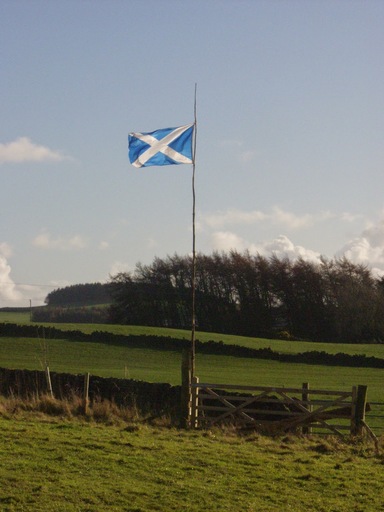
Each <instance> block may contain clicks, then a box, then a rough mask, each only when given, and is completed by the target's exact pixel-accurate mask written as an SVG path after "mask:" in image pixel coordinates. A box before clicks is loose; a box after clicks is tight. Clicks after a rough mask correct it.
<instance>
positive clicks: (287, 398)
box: [189, 377, 376, 439]
mask: <svg viewBox="0 0 384 512" xmlns="http://www.w3.org/2000/svg"><path fill="white" fill-rule="evenodd" d="M366 396H367V387H366V386H353V387H352V389H350V390H348V391H329V390H321V389H310V388H309V385H308V384H307V383H305V384H303V385H302V387H301V388H284V387H266V386H239V385H230V384H210V383H200V382H199V379H198V378H197V377H195V378H194V379H193V381H192V384H191V406H190V418H189V419H190V421H189V423H190V426H191V427H193V428H196V427H199V426H209V425H214V424H223V423H232V424H236V425H239V426H240V427H242V428H245V429H255V430H257V431H259V432H262V433H266V434H278V433H283V432H289V431H295V432H297V431H300V432H302V433H327V432H328V433H329V432H332V433H333V434H337V435H339V436H343V435H345V434H346V433H350V434H352V435H360V434H362V433H363V431H364V429H365V430H366V431H367V432H368V434H369V435H370V436H372V437H373V438H375V439H376V437H375V435H374V434H373V432H372V431H371V429H370V428H369V427H368V425H367V424H366V422H365V412H366V411H367V410H369V405H368V404H367V401H366Z"/></svg>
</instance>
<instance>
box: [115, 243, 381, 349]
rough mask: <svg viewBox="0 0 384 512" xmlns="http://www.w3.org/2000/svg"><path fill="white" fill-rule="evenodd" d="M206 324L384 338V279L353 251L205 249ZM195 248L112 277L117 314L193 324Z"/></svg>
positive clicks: (315, 336) (135, 320) (200, 311)
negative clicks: (314, 257)
mask: <svg viewBox="0 0 384 512" xmlns="http://www.w3.org/2000/svg"><path fill="white" fill-rule="evenodd" d="M195 284H196V321H197V328H198V329H200V330H202V331H210V332H222V333H228V334H238V335H244V336H264V337H275V336H280V337H286V338H290V337H294V338H296V339H308V340H319V341H333V342H367V341H381V340H384V279H383V278H381V279H378V278H375V277H374V276H373V275H372V273H371V271H370V270H369V269H368V268H367V267H366V266H365V265H361V264H354V263H352V262H351V261H349V260H348V259H346V258H344V257H343V258H340V259H335V260H327V259H325V258H324V259H322V260H321V261H320V262H319V263H315V262H309V261H305V260H303V259H298V260H295V261H291V260H289V259H287V258H284V259H279V258H277V257H276V256H272V257H270V258H266V257H263V256H261V255H259V254H257V255H252V254H250V253H248V252H245V253H239V252H237V251H232V252H230V253H220V254H219V253H213V254H212V255H203V254H199V255H198V256H197V266H196V281H195ZM191 289H192V261H191V257H190V256H179V255H177V254H175V255H174V256H167V257H166V258H164V259H161V258H155V259H154V261H153V263H152V264H150V265H142V264H141V263H139V264H137V266H136V268H135V270H134V272H132V273H127V272H123V273H118V274H116V275H115V276H112V277H111V281H110V283H109V293H110V295H111V297H112V304H111V306H110V321H111V322H113V323H122V324H132V325H150V326H161V327H173V328H182V329H189V328H190V327H191V316H192V311H191Z"/></svg>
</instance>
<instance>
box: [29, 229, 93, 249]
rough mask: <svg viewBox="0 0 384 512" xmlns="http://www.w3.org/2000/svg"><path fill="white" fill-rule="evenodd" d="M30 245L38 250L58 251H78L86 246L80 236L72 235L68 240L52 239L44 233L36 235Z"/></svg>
mask: <svg viewBox="0 0 384 512" xmlns="http://www.w3.org/2000/svg"><path fill="white" fill-rule="evenodd" d="M32 243H33V245H34V246H35V247H38V248H39V249H46V250H50V249H56V250H60V251H70V250H80V249H84V248H85V247H86V246H87V243H86V241H85V239H84V238H83V237H82V236H80V235H74V236H72V237H68V238H65V237H61V236H59V237H56V238H54V237H52V235H51V234H50V233H48V232H46V231H44V232H43V233H40V235H37V236H36V237H35V238H34V239H33V241H32Z"/></svg>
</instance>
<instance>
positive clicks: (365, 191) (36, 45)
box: [0, 0, 384, 307]
mask: <svg viewBox="0 0 384 512" xmlns="http://www.w3.org/2000/svg"><path fill="white" fill-rule="evenodd" d="M383 26H384V2H383V1H382V0H377V1H375V0H265V1H263V0H189V1H188V2H187V1H180V0H146V1H139V0H124V1H123V0H105V1H103V0H76V1H74V0H65V1H60V2H59V1H55V0H2V1H1V2H0V48H1V52H0V119H1V122H0V179H1V182H0V183H1V185H0V307H14V306H25V307H27V306H29V305H30V304H32V305H33V306H35V305H39V304H42V303H44V299H45V297H46V296H47V294H48V293H49V292H50V291H52V290H54V289H57V288H58V287H63V286H67V285H71V284H80V283H94V282H107V281H108V280H109V279H110V276H113V275H115V274H116V273H117V272H121V271H127V272H131V271H133V270H134V268H135V266H136V264H137V263H138V262H140V263H142V264H151V263H152V262H153V260H154V258H155V257H160V258H166V257H167V255H173V254H175V253H177V254H179V255H187V254H190V253H191V251H192V166H191V165H169V166H163V167H154V166H153V167H147V168H142V169H137V168H135V167H133V166H132V165H130V163H129V160H128V157H127V149H128V148H127V146H128V144H127V136H128V133H130V132H143V131H144V132H145V131H153V130H156V129H159V128H166V127H174V126H180V125H185V124H189V123H193V121H194V91H195V84H197V97H196V113H197V138H196V155H195V159H196V160H195V163H196V168H195V170H196V176H195V192H196V250H197V251H198V252H201V253H204V254H211V253H212V252H213V251H219V252H221V251H230V250H231V249H235V250H238V251H240V252H242V251H245V250H248V251H250V252H251V253H252V254H256V253H259V254H262V255H264V256H267V257H268V256H271V255H272V254H276V255H277V256H279V257H285V256H287V257H289V258H292V259H294V258H297V257H302V258H304V259H308V260H310V261H319V260H320V257H321V256H323V257H326V258H328V259H333V258H339V257H341V256H343V255H345V256H346V257H348V258H349V259H351V260H352V261H354V262H356V263H363V264H364V265H368V266H369V268H371V269H372V272H373V273H374V274H375V275H378V276H381V275H383V274H384V175H383V170H384V169H383V167H384V144H383V134H384V31H383Z"/></svg>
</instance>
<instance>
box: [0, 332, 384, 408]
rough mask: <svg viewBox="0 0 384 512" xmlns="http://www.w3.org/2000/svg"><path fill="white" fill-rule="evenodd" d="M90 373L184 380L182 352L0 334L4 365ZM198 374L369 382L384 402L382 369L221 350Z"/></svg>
mask: <svg viewBox="0 0 384 512" xmlns="http://www.w3.org/2000/svg"><path fill="white" fill-rule="evenodd" d="M46 361H47V362H48V364H49V366H50V369H51V371H55V372H68V373H75V374H77V373H86V372H90V373H91V374H93V375H100V376H102V377H117V378H131V379H137V380H144V381H148V382H169V383H170V384H174V385H177V384H180V381H181V370H180V368H181V355H180V353H178V352H174V351H162V350H150V349H138V348H129V347H124V346H121V345H110V344H108V345H107V344H102V343H90V342H75V341H68V340H45V341H44V342H43V341H42V340H38V339H33V338H0V366H1V367H4V368H19V369H23V368H25V369H38V370H42V369H43V368H44V366H45V362H46ZM196 373H197V375H198V376H199V377H200V381H202V382H216V383H227V384H249V385H255V386H256V385H265V386H285V387H289V386H295V387H296V386H301V384H302V383H303V382H309V383H310V385H311V387H312V388H322V389H336V388H340V389H345V388H350V387H351V386H352V385H357V384H366V385H368V390H369V399H370V400H374V401H384V396H383V395H384V391H383V384H382V383H383V375H384V372H383V370H380V369H374V368H348V367H338V366H320V365H308V364H296V363H280V362H276V361H266V360H261V359H248V358H240V357H231V356H220V355H207V354H199V353H197V355H196Z"/></svg>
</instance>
